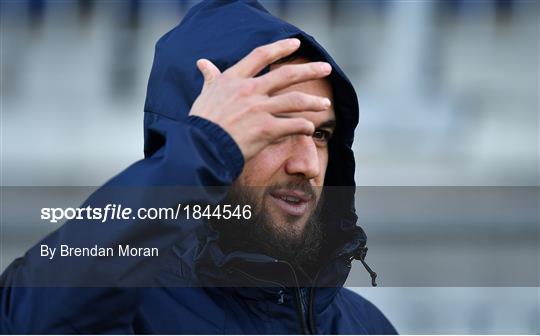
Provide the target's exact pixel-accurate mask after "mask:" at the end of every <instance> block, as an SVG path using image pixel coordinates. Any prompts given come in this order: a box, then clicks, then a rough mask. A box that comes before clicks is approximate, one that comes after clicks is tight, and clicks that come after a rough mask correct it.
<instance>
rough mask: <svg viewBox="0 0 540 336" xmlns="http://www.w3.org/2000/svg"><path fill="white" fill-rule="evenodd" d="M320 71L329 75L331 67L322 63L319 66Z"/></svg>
mask: <svg viewBox="0 0 540 336" xmlns="http://www.w3.org/2000/svg"><path fill="white" fill-rule="evenodd" d="M321 71H322V72H324V73H329V72H330V71H332V66H331V65H330V64H328V63H322V64H321Z"/></svg>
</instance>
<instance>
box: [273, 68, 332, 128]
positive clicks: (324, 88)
mask: <svg viewBox="0 0 540 336" xmlns="http://www.w3.org/2000/svg"><path fill="white" fill-rule="evenodd" d="M309 62H310V61H309V60H308V59H306V58H301V57H299V58H296V59H294V60H291V61H288V62H285V63H280V64H273V65H271V66H270V71H273V70H275V69H278V68H279V67H281V66H284V65H287V64H302V63H309ZM292 91H297V92H303V93H307V94H310V95H315V96H320V97H326V98H328V99H330V100H331V101H332V105H330V107H329V109H328V110H327V111H322V112H313V111H305V112H308V113H309V112H311V113H309V114H310V115H312V116H313V117H314V118H316V119H318V120H320V122H325V121H327V120H333V119H335V112H334V104H333V94H332V85H331V84H330V81H329V80H328V79H327V78H320V79H314V80H310V81H306V82H302V83H298V84H294V85H291V86H288V87H286V88H284V89H281V90H279V91H275V92H273V93H272V95H277V94H280V93H285V92H292ZM310 119H311V118H310Z"/></svg>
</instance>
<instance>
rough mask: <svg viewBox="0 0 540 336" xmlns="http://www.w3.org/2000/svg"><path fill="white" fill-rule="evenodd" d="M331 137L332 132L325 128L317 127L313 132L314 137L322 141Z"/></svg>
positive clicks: (326, 140)
mask: <svg viewBox="0 0 540 336" xmlns="http://www.w3.org/2000/svg"><path fill="white" fill-rule="evenodd" d="M331 137H332V133H331V132H329V131H327V130H323V129H316V130H315V132H314V133H313V138H314V139H315V140H317V141H321V142H328V141H329V140H330V138H331Z"/></svg>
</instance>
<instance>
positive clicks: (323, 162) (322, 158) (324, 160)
mask: <svg viewBox="0 0 540 336" xmlns="http://www.w3.org/2000/svg"><path fill="white" fill-rule="evenodd" d="M319 164H320V172H321V173H320V175H319V177H320V180H321V183H320V184H321V185H322V184H323V183H324V177H325V176H326V169H327V168H328V148H321V149H320V150H319Z"/></svg>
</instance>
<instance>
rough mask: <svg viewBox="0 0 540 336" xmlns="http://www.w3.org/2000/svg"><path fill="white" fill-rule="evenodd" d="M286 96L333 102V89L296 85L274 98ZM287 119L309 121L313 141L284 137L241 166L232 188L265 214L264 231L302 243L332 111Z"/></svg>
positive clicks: (317, 83)
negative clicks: (291, 93)
mask: <svg viewBox="0 0 540 336" xmlns="http://www.w3.org/2000/svg"><path fill="white" fill-rule="evenodd" d="M306 62H308V60H306V59H303V58H298V59H296V60H294V61H291V62H289V63H283V64H279V65H273V66H271V68H270V70H271V71H272V70H275V69H277V68H278V67H280V66H283V65H286V64H292V63H306ZM289 91H300V92H303V93H307V94H311V95H317V96H321V97H327V98H329V99H330V100H332V88H331V86H330V83H329V82H328V80H327V79H318V80H312V81H309V82H304V83H300V84H296V85H293V86H290V87H288V88H286V89H283V90H280V91H277V92H275V93H274V94H280V93H285V92H289ZM287 116H288V117H302V118H305V119H307V120H309V121H311V122H312V123H313V124H314V125H315V129H316V130H315V133H314V135H313V136H306V135H295V136H288V137H285V138H282V139H280V140H278V141H277V142H275V143H273V144H271V145H270V146H268V147H266V148H265V149H264V150H262V151H261V152H259V153H258V154H257V155H256V156H254V157H253V158H252V159H250V160H249V161H247V162H246V163H245V165H244V170H243V172H242V174H241V175H240V176H239V177H238V179H237V180H236V181H235V183H234V185H233V186H234V187H240V188H241V189H242V192H243V193H248V194H249V195H248V196H249V199H250V201H251V202H254V203H255V204H254V206H255V207H256V209H258V210H260V211H262V212H264V218H265V219H266V220H265V221H266V222H267V223H265V225H267V226H270V228H271V229H272V231H274V232H273V234H275V235H277V236H278V237H279V238H280V239H285V240H287V239H292V240H297V239H299V238H301V237H302V235H303V233H304V229H305V228H306V226H307V224H308V223H310V219H311V218H312V215H313V213H314V211H315V210H316V207H317V204H318V202H319V200H320V198H321V190H322V188H320V187H322V186H323V184H324V177H325V173H326V168H327V165H328V155H329V153H328V140H329V138H330V136H331V135H332V133H333V132H334V128H335V113H334V109H333V106H332V105H331V106H330V107H329V108H328V109H327V110H326V111H319V112H313V111H303V112H295V113H287ZM244 187H248V188H244ZM251 187H256V188H251Z"/></svg>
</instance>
